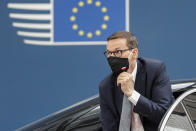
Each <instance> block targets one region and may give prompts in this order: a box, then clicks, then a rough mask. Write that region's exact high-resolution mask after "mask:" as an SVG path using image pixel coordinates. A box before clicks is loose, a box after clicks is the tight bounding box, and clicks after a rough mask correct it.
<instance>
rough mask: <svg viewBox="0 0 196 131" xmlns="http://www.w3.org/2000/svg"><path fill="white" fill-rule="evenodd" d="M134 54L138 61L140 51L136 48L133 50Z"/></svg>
mask: <svg viewBox="0 0 196 131" xmlns="http://www.w3.org/2000/svg"><path fill="white" fill-rule="evenodd" d="M132 53H133V58H134V59H137V57H138V49H137V48H134V49H133V50H132Z"/></svg>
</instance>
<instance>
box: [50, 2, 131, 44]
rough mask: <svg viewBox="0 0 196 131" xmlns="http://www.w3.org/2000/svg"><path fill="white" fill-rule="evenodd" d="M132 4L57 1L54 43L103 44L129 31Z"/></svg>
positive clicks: (55, 6) (55, 4)
mask: <svg viewBox="0 0 196 131" xmlns="http://www.w3.org/2000/svg"><path fill="white" fill-rule="evenodd" d="M126 4H128V0H54V27H53V28H54V42H100V41H106V39H107V37H108V36H109V35H111V34H112V33H114V32H116V31H119V30H129V29H128V28H129V26H128V24H129V22H128V19H129V18H127V17H126V16H128V15H127V13H129V12H128V11H129V9H127V8H128V7H129V6H128V7H127V8H126Z"/></svg>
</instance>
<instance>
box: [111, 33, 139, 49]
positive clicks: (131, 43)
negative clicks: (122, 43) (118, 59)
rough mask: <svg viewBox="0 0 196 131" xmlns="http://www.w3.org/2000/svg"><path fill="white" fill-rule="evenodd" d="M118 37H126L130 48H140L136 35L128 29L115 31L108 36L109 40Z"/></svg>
mask: <svg viewBox="0 0 196 131" xmlns="http://www.w3.org/2000/svg"><path fill="white" fill-rule="evenodd" d="M118 38H125V39H126V40H127V46H128V47H129V49H133V48H138V42H137V39H136V37H135V36H134V35H133V34H132V33H131V32H128V31H118V32H115V33H113V34H112V35H110V36H109V37H108V38H107V41H109V40H113V39H118Z"/></svg>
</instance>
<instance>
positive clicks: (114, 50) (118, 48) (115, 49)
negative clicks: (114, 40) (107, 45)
mask: <svg viewBox="0 0 196 131" xmlns="http://www.w3.org/2000/svg"><path fill="white" fill-rule="evenodd" d="M118 49H120V47H117V48H115V49H114V51H116V50H118ZM107 51H109V50H107ZM109 52H111V51H109Z"/></svg>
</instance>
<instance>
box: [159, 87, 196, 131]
mask: <svg viewBox="0 0 196 131" xmlns="http://www.w3.org/2000/svg"><path fill="white" fill-rule="evenodd" d="M159 131H196V88H193V89H190V90H188V91H186V92H184V93H183V94H181V95H180V96H179V97H178V98H177V99H176V101H175V102H174V103H173V105H172V106H171V107H170V108H169V109H168V111H167V113H166V114H165V115H164V117H163V119H162V121H161V122H160V124H159Z"/></svg>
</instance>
